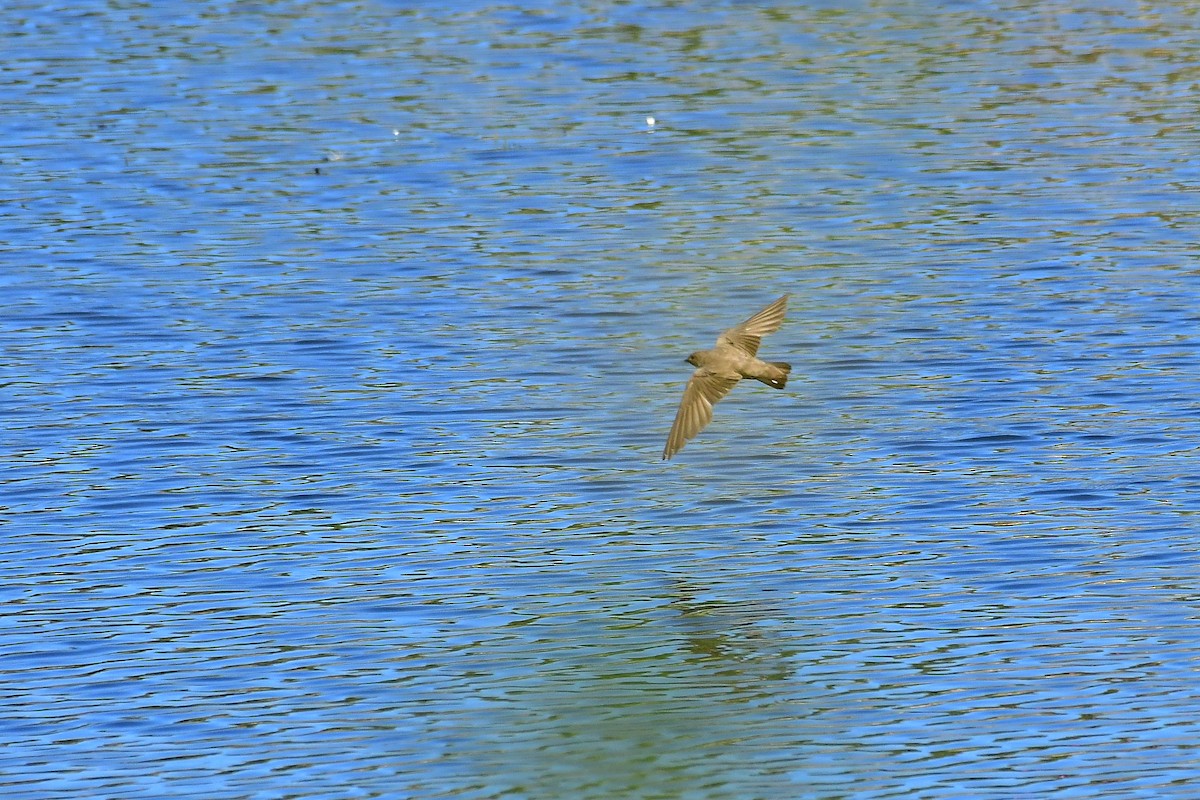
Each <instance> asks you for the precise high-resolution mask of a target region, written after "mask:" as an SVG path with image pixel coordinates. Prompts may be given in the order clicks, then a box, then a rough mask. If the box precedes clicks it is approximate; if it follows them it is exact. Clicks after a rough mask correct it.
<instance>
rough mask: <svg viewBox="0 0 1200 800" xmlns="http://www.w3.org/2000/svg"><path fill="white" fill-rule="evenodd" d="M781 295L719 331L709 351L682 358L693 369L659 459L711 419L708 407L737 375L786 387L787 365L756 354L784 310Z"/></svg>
mask: <svg viewBox="0 0 1200 800" xmlns="http://www.w3.org/2000/svg"><path fill="white" fill-rule="evenodd" d="M787 299H788V296H787V295H786V294H785V295H784V296H783V297H781V298H779V299H778V300H776V301H775V302H774V303H771V305H769V306H767V307H766V308H764V309H763V310H762V311H760V312H758V313H757V314H755V315H754V316H752V317H750V319H748V320H746V321H745V322H743V323H742V324H741V325H737V326H735V327H733V328H730V329H729V330H727V331H725V332H724V333H722V334H721V336H720V337H719V338H718V339H717V346H716V347H714V348H712V349H711V350H697V351H696V352H695V353H692V354H691V355H690V356H688V357H687V363H689V364H691V365H692V366H694V367H696V371H695V372H693V373H692V377H691V379H690V380H689V381H688V384H687V388H685V389H684V390H683V400H681V401H680V403H679V411H678V412H676V414H675V423H674V424H673V425H672V426H671V433H670V435H669V436H667V446H666V447H665V448H663V460H664V461H666V460H667V459H668V458H670V457H671V456H673V455H675V454H676V453H678V452H679V451H680V450H682V449H683V446H684V445H685V444H687V442H688V440H689V439H691V438H692V437H693V436H695V435H696V434H698V433H699V432H700V431H701V430H703V429H704V426H705V425H707V424H708V423H709V422H711V421H712V410H713V405H715V404H716V402H717V401H718V400H720V399H721V398H722V397H724V396H725V395H726V394H728V393H729V390H730V389H732V388H733V387H734V385H736V384H737V382H738V381H739V380H741V379H742V378H753V379H754V380H756V381H760V382H762V383H765V384H767V385H768V386H770V387H773V388H775V389H782V388H783V387H784V386H786V385H787V378H788V373H789V372H791V370H792V367H791V365H790V364H785V363H783V362H782V361H763V360H762V359H760V358H759V357H758V346H759V344H760V342H761V341H762V337H763V336H765V335H767V334H768V333H774V332H775V331H777V330H779V326H780V325H782V324H783V317H784V313H785V312H786V311H787Z"/></svg>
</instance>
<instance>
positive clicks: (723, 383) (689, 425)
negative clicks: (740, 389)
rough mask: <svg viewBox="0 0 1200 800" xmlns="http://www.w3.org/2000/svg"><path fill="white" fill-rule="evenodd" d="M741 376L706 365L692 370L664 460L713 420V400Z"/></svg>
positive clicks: (668, 437) (720, 396) (724, 392)
mask: <svg viewBox="0 0 1200 800" xmlns="http://www.w3.org/2000/svg"><path fill="white" fill-rule="evenodd" d="M738 378H739V376H737V375H716V374H714V373H712V372H709V371H708V370H706V369H698V370H696V371H695V372H693V373H692V377H691V380H689V381H688V384H687V388H686V389H684V390H683V400H681V401H680V402H679V411H677V412H676V413H675V423H674V424H673V425H671V433H670V435H669V436H667V446H666V447H664V448H663V461H666V460H667V459H668V458H670V457H671V456H673V455H675V454H676V453H678V452H679V451H680V450H682V449H683V446H684V445H685V444H687V442H688V439H691V438H692V437H693V436H695V435H696V434H697V433H699V432H700V431H702V430H704V426H705V425H707V424H708V423H710V422H712V414H713V404H714V403H716V402H717V401H718V400H720V399H721V398H722V397H724V396H725V395H727V394H729V390H730V389H732V388H733V386H734V384H736V383H737V382H738Z"/></svg>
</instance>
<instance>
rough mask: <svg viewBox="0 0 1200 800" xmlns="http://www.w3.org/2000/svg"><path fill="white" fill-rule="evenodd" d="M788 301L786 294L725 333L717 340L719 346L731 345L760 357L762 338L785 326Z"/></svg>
mask: <svg viewBox="0 0 1200 800" xmlns="http://www.w3.org/2000/svg"><path fill="white" fill-rule="evenodd" d="M787 299H788V296H787V295H786V294H785V295H784V296H783V297H781V298H779V299H778V300H776V301H775V302H774V303H771V305H769V306H767V307H766V308H764V309H763V310H762V311H760V312H758V313H757V314H755V315H754V316H753V317H751V318H750V319H748V320H746V321H745V322H743V323H742V324H741V325H737V326H735V327H732V328H730V329H729V330H727V331H725V332H724V333H722V334H721V338H719V339H717V344H718V345H722V344H726V345H731V346H733V347H736V348H737V349H738V350H741V351H742V352H743V353H748V354H749V355H752V356H754V355H758V345H759V344H760V343H761V342H762V337H764V336H766V335H767V334H768V333H774V332H775V331H777V330H779V326H780V325H782V324H783V315H784V314H785V313H786V312H787Z"/></svg>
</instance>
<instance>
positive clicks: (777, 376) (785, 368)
mask: <svg viewBox="0 0 1200 800" xmlns="http://www.w3.org/2000/svg"><path fill="white" fill-rule="evenodd" d="M766 363H767V367H769V369H766V370H764V371H763V374H762V375H756V376H755V379H756V380H759V381H761V382H762V383H765V384H766V385H767V386H770V387H771V388H773V389H782V388H783V387H785V386H787V379H788V373H790V372H791V371H792V365H791V364H785V363H783V362H782V361H768V362H766Z"/></svg>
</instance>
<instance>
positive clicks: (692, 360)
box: [683, 353, 700, 367]
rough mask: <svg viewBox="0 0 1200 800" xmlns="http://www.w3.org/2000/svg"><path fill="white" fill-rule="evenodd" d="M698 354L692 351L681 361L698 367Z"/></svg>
mask: <svg viewBox="0 0 1200 800" xmlns="http://www.w3.org/2000/svg"><path fill="white" fill-rule="evenodd" d="M699 356H700V354H699V353H692V354H691V355H690V356H688V357H687V358H685V359H684V360H683V361H684V363H685V364H691V365H692V366H693V367H698V366H700V358H699Z"/></svg>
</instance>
